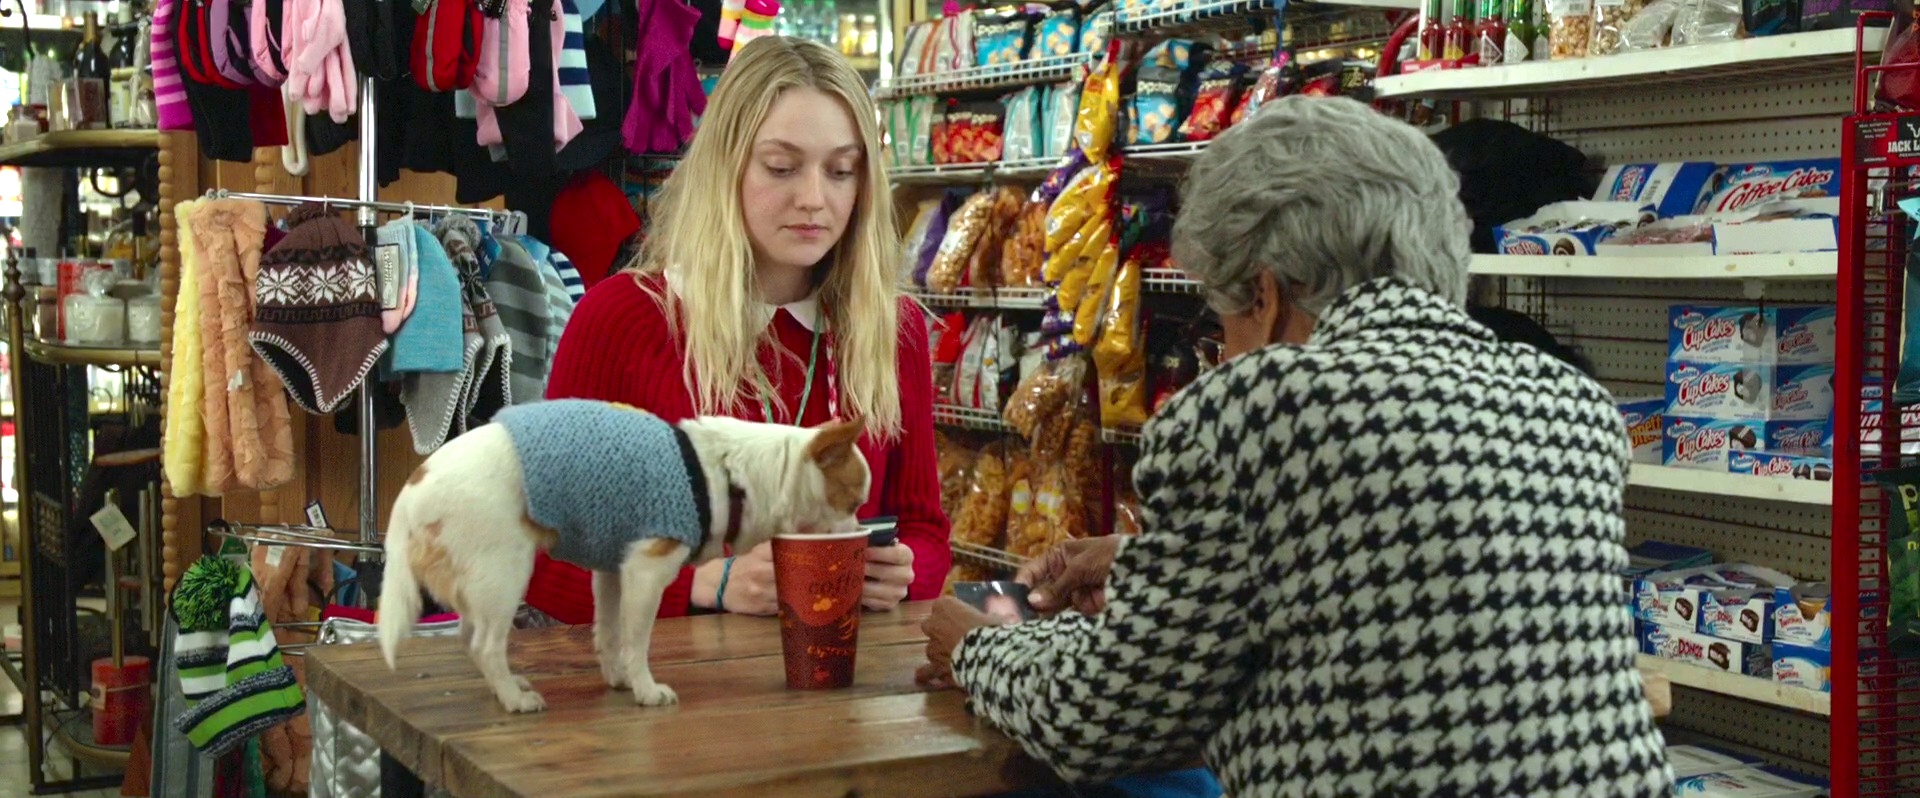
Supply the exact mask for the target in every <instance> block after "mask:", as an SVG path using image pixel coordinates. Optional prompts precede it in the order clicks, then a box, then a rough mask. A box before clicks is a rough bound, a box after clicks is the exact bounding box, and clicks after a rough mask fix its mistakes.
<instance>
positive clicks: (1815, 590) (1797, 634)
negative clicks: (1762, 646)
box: [1773, 582, 1833, 651]
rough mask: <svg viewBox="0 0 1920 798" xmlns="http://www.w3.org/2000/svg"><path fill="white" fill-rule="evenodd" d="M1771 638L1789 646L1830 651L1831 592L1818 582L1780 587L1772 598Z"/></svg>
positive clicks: (1831, 626) (1831, 644)
mask: <svg viewBox="0 0 1920 798" xmlns="http://www.w3.org/2000/svg"><path fill="white" fill-rule="evenodd" d="M1773 639H1774V642H1777V643H1786V644H1787V645H1790V646H1801V647H1804V648H1813V649H1819V650H1822V651H1827V650H1831V649H1832V648H1833V590H1832V588H1831V587H1830V586H1828V585H1827V584H1825V583H1822V582H1808V583H1805V584H1799V585H1794V586H1792V587H1782V588H1780V589H1778V590H1775V591H1774V596H1773Z"/></svg>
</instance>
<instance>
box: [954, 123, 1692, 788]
mask: <svg viewBox="0 0 1920 798" xmlns="http://www.w3.org/2000/svg"><path fill="white" fill-rule="evenodd" d="M1457 191H1458V185H1457V182H1456V178H1455V176H1454V174H1453V172H1452V171H1451V170H1450V169H1449V168H1448V166H1447V162H1446V160H1445V159H1444V158H1443V157H1442V156H1441V154H1440V152H1439V150H1437V149H1436V148H1435V147H1434V145H1433V144H1432V143H1430V142H1429V141H1428V140H1427V139H1426V137H1425V136H1423V135H1421V134H1420V132H1419V131H1417V130H1415V129H1414V128H1412V127H1410V126H1408V125H1406V124H1403V123H1401V122H1399V121H1396V120H1393V119H1390V118H1387V117H1384V116H1381V115H1379V114H1377V113H1375V112H1374V111H1372V110H1371V109H1369V108H1367V107H1366V106H1364V105H1361V104H1359V103H1357V102H1353V101H1351V100H1346V99H1321V98H1307V97H1288V98H1285V99H1281V100H1279V101H1277V102H1275V103H1273V104H1271V105H1269V106H1267V107H1265V108H1262V109H1261V111H1260V112H1259V114H1257V115H1256V116H1254V117H1253V118H1252V119H1250V120H1248V121H1247V122H1245V123H1243V124H1241V125H1240V126H1238V127H1235V128H1234V129H1232V130H1230V131H1228V132H1227V133H1226V134H1224V135H1222V136H1221V137H1220V138H1219V139H1218V140H1216V141H1215V142H1214V143H1213V144H1212V145H1211V146H1209V147H1208V148H1207V150H1206V151H1205V153H1204V154H1203V155H1201V156H1200V159H1199V161H1198V162H1197V163H1196V164H1195V165H1194V167H1193V170H1192V173H1191V176H1190V177H1189V178H1188V181H1187V185H1186V190H1185V192H1184V202H1185V205H1184V207H1183V208H1182V209H1181V211H1180V215H1179V218H1178V220H1177V221H1176V223H1175V225H1174V230H1173V254H1174V259H1175V260H1176V262H1177V263H1178V265H1179V266H1180V267H1181V268H1182V269H1183V270H1185V271H1186V272H1187V273H1188V274H1189V275H1191V276H1192V277H1193V279H1195V280H1197V281H1198V282H1199V283H1200V284H1201V287H1202V291H1203V292H1204V295H1205V297H1206V299H1207V302H1208V304H1209V305H1210V306H1211V307H1212V308H1213V310H1215V311H1216V312H1217V313H1218V314H1219V316H1220V319H1221V322H1222V324H1223V327H1224V331H1225V333H1226V347H1225V349H1226V352H1227V354H1228V355H1229V356H1230V357H1231V359H1230V360H1228V361H1227V362H1225V363H1223V364H1222V365H1221V366H1220V367H1219V368H1217V369H1215V370H1213V371H1212V372H1210V373H1208V374H1206V375H1203V376H1202V377H1201V378H1200V379H1198V380H1196V381H1195V382H1194V383H1193V384H1192V385H1189V386H1188V387H1187V388H1186V389H1184V390H1183V391H1181V393H1180V394H1179V395H1178V396H1176V397H1175V398H1174V399H1172V400H1171V401H1169V402H1168V403H1167V404H1166V405H1165V406H1164V407H1162V408H1161V409H1160V411H1159V413H1158V414H1157V415H1156V416H1155V417H1154V419H1153V420H1152V421H1151V422H1149V423H1148V424H1147V427H1146V429H1145V431H1144V436H1143V442H1142V445H1141V457H1140V461H1139V465H1138V466H1137V467H1136V468H1135V470H1134V474H1133V477H1134V482H1135V485H1136V487H1137V489H1138V491H1139V494H1140V497H1141V501H1142V508H1143V510H1144V513H1145V515H1144V519H1143V523H1142V532H1141V534H1140V535H1138V536H1136V537H1130V538H1124V539H1120V538H1103V539H1096V540H1087V541H1076V542H1074V543H1073V544H1070V545H1069V546H1067V547H1063V548H1061V549H1057V550H1055V551H1053V552H1050V553H1049V554H1048V555H1046V556H1045V557H1043V558H1041V559H1040V560H1038V561H1036V562H1034V563H1033V564H1030V565H1029V566H1028V567H1027V568H1026V569H1024V570H1023V571H1022V572H1021V574H1020V577H1019V578H1020V579H1021V580H1022V581H1026V582H1027V583H1029V584H1031V585H1033V588H1034V589H1033V593H1034V596H1033V598H1034V603H1035V605H1036V608H1037V609H1040V610H1041V611H1042V612H1043V613H1049V612H1051V613H1057V614H1053V615H1052V616H1051V617H1048V618H1045V619H1042V620H1039V621H1032V622H1028V623H1023V624H1017V625H1010V626H1002V625H998V624H996V623H994V622H993V621H991V620H990V619H987V618H985V617H983V616H981V615H980V614H979V613H977V612H974V611H973V610H972V609H971V608H969V607H967V606H966V605H965V604H961V603H959V602H957V601H952V600H943V601H942V602H941V603H940V604H939V605H937V606H936V607H935V611H934V614H933V616H932V617H931V618H930V619H929V620H928V621H927V623H926V625H925V628H926V631H927V632H928V636H929V638H930V640H929V643H928V659H929V662H928V665H927V666H926V667H924V668H922V670H921V673H920V678H921V679H922V681H924V682H927V683H929V684H934V685H953V686H956V687H958V688H959V689H961V690H964V691H965V692H966V693H968V694H969V696H970V698H971V704H972V706H973V708H974V710H975V711H976V712H978V713H979V714H981V715H984V716H985V717H986V718H987V719H989V720H991V721H992V722H993V723H994V724H995V725H997V726H999V727H1000V728H1001V729H1003V730H1004V731H1005V732H1006V733H1007V734H1008V735H1010V736H1011V737H1013V738H1014V739H1015V740H1017V741H1018V742H1019V743H1020V744H1021V746H1022V747H1024V748H1025V750H1026V751H1027V752H1028V753H1029V754H1031V755H1032V756H1033V757H1035V758H1036V759H1038V760H1040V761H1042V762H1045V763H1046V764H1048V765H1050V766H1051V767H1052V768H1053V769H1054V770H1055V771H1057V772H1058V773H1059V774H1060V775H1061V776H1062V777H1064V778H1066V779H1067V780H1069V781H1073V782H1090V781H1100V780H1107V779H1112V778H1115V777H1117V776H1120V775H1122V774H1128V773H1136V772H1142V771H1149V770H1155V769H1166V768H1172V767H1180V766H1184V765H1187V764H1190V763H1192V762H1193V761H1194V760H1195V759H1196V758H1204V760H1205V762H1206V763H1207V764H1208V765H1209V766H1210V767H1211V768H1212V769H1213V770H1214V771H1215V772H1216V773H1217V774H1218V775H1219V778H1220V781H1221V783H1222V784H1223V785H1224V786H1225V788H1226V792H1227V794H1228V795H1230V796H1233V797H1234V798H1258V797H1259V796H1349V795H1351V796H1381V797H1382V798H1385V796H1392V797H1393V798H1424V797H1426V796H1432V797H1434V798H1441V797H1443V796H1444V797H1447V798H1452V797H1454V796H1483V797H1484V798H1507V797H1509V796H1514V797H1517V796H1525V797H1526V798H1554V797H1555V796H1566V797H1568V798H1572V797H1573V796H1578V797H1579V798H1665V796H1667V795H1668V793H1669V791H1670V790H1671V788H1672V782H1673V777H1672V775H1671V771H1670V769H1669V768H1668V766H1667V763H1666V757H1665V753H1664V750H1663V741H1662V739H1661V735H1660V732H1659V731H1658V729H1657V728H1656V727H1655V726H1654V721H1653V716H1652V712H1651V709H1650V708H1649V706H1648V704H1647V702H1646V701H1645V700H1644V699H1643V696H1642V687H1641V680H1640V675H1639V673H1638V671H1637V670H1636V669H1635V667H1634V655H1635V644H1634V638H1633V631H1632V620H1631V618H1630V617H1629V614H1628V609H1627V606H1626V602H1625V600H1624V598H1623V596H1622V595H1621V587H1620V581H1619V577H1618V575H1617V574H1618V572H1619V571H1620V570H1621V569H1622V568H1623V567H1624V566H1625V565H1626V564H1627V553H1626V549H1625V547H1624V540H1623V538H1624V534H1625V521H1624V519H1623V516H1622V514H1621V502H1622V493H1623V491H1624V490H1625V487H1626V469H1627V462H1628V456H1629V454H1628V453H1629V444H1628V442H1627V438H1626V434H1625V430H1624V428H1623V425H1622V422H1621V418H1620V415H1619V413H1618V412H1617V411H1616V410H1615V408H1614V404H1613V401H1612V399H1611V397H1610V396H1609V395H1608V393H1607V391H1606V390H1605V389H1603V388H1602V387H1600V386H1599V385H1598V384H1596V383H1594V382H1593V381H1592V380H1591V379H1588V378H1587V377H1585V376H1584V375H1582V374H1581V373H1580V372H1579V371H1578V370H1577V369H1576V368H1574V367H1573V366H1570V365H1567V364H1565V363H1563V362H1562V361H1560V360H1558V359H1555V358H1553V357H1551V356H1549V355H1546V354H1542V353H1541V352H1540V351H1539V350H1537V349H1534V348H1532V347H1529V346H1526V345H1523V344H1503V343H1501V342H1499V341H1498V340H1496V338H1495V337H1494V335H1493V334H1492V333H1490V332H1489V331H1488V330H1487V329H1486V328H1485V327H1482V326H1480V325H1479V324H1476V323H1475V322H1474V321H1473V320H1472V319H1471V318H1469V317H1468V315H1467V313H1466V310H1465V308H1464V300H1465V296H1464V295H1465V293H1466V285H1467V261H1468V245H1467V234H1468V221H1467V216H1466V213H1465V211H1464V210H1463V209H1462V207H1461V205H1460V202H1459V201H1458V199H1457V198H1456V192H1457Z"/></svg>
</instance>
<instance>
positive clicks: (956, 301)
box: [913, 288, 1047, 310]
mask: <svg viewBox="0 0 1920 798" xmlns="http://www.w3.org/2000/svg"><path fill="white" fill-rule="evenodd" d="M913 296H914V298H915V299H918V300H920V303H921V304H923V305H926V306H927V307H932V308H981V309H994V310H1039V309H1040V308H1041V306H1042V305H1043V304H1044V303H1045V302H1046V301H1047V289H1045V288H988V289H984V290H983V289H967V290H964V291H959V292H956V293H952V294H936V293H933V292H931V291H915V292H913Z"/></svg>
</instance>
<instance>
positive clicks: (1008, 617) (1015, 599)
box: [953, 581, 1037, 623]
mask: <svg viewBox="0 0 1920 798" xmlns="http://www.w3.org/2000/svg"><path fill="white" fill-rule="evenodd" d="M953 595H954V596H955V597H956V598H958V599H960V600H961V601H964V602H966V603H968V604H970V605H972V606H973V608H974V609H976V610H979V611H981V612H984V613H986V614H988V615H991V616H993V617H994V618H995V619H996V620H999V621H1002V622H1004V623H1019V622H1021V621H1031V620H1033V619H1034V618H1035V617H1037V614H1036V613H1035V612H1034V611H1033V605H1032V604H1030V603H1028V601H1027V586H1026V585H1023V584H1020V583H1019V582H1012V581H997V582H955V583H954V585H953Z"/></svg>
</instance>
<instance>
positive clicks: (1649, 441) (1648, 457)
mask: <svg viewBox="0 0 1920 798" xmlns="http://www.w3.org/2000/svg"><path fill="white" fill-rule="evenodd" d="M1615 404H1616V405H1617V406H1618V407H1619V408H1620V416H1621V418H1622V420H1623V421H1625V422H1626V425H1627V439H1628V440H1629V441H1630V442H1631V443H1632V444H1633V462H1636V463H1648V464H1651V465H1659V464H1660V437H1661V434H1662V433H1661V431H1660V423H1661V420H1662V419H1663V418H1664V417H1665V416H1666V411H1667V400H1666V398H1665V397H1659V396H1654V397H1649V398H1643V399H1625V400H1621V401H1618V402H1615Z"/></svg>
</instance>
